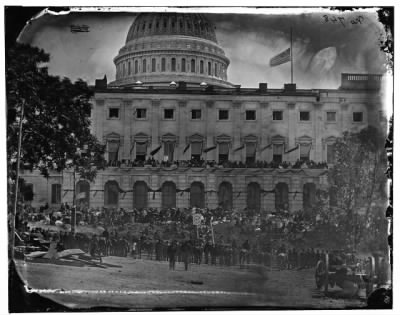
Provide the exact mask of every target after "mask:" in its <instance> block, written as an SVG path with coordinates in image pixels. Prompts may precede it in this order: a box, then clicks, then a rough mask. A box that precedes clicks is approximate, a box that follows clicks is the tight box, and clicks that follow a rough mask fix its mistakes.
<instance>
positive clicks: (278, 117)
mask: <svg viewBox="0 0 400 315" xmlns="http://www.w3.org/2000/svg"><path fill="white" fill-rule="evenodd" d="M272 120H283V112H282V111H281V110H274V111H273V112H272Z"/></svg>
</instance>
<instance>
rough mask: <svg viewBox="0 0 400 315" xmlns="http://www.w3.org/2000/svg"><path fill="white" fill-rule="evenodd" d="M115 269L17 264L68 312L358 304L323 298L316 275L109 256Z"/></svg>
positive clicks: (31, 283)
mask: <svg viewBox="0 0 400 315" xmlns="http://www.w3.org/2000/svg"><path fill="white" fill-rule="evenodd" d="M103 262H105V263H107V264H110V265H112V266H110V267H108V268H106V269H102V268H98V267H77V266H66V265H55V264H48V263H32V262H23V261H17V269H18V271H19V273H20V275H21V276H22V277H23V279H24V280H25V281H26V283H27V284H28V286H29V287H30V288H32V289H34V290H38V291H39V292H40V294H41V295H43V296H46V297H49V298H51V299H52V300H54V301H57V302H59V303H62V304H64V305H66V306H68V307H74V308H90V307H99V306H109V307H124V308H132V309H141V308H145V309H150V308H170V309H171V308H187V307H207V308H215V307H226V308H232V307H251V306H252V307H267V308H282V307H284V308H323V309H332V308H334V309H338V308H359V307H363V306H365V304H364V302H362V301H360V300H343V299H331V298H326V297H323V294H322V293H321V292H319V291H318V290H316V289H315V284H314V278H313V270H300V271H290V270H285V271H269V270H267V269H264V268H259V267H257V266H253V267H251V268H250V269H240V268H239V267H219V266H218V267H215V266H207V265H191V266H190V270H189V271H185V270H184V267H183V264H182V263H178V264H177V268H176V270H175V271H169V270H168V263H167V262H157V261H151V260H134V259H132V258H122V257H106V258H104V260H103Z"/></svg>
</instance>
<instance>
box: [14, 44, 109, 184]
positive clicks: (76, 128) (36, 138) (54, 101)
mask: <svg viewBox="0 0 400 315" xmlns="http://www.w3.org/2000/svg"><path fill="white" fill-rule="evenodd" d="M48 61H49V55H48V54H46V53H45V52H44V51H43V50H40V49H38V48H36V47H31V46H29V45H24V44H16V45H15V46H14V47H12V48H10V49H9V50H8V51H7V56H6V89H7V159H8V163H9V165H8V166H9V171H11V173H12V171H13V170H14V169H15V166H16V156H17V145H18V132H19V130H18V123H19V121H20V119H21V109H22V106H24V116H23V132H22V148H21V166H22V167H23V168H25V169H30V170H33V169H39V170H40V172H41V173H42V174H43V175H44V176H48V175H49V172H50V171H58V172H60V171H62V170H64V169H65V168H68V167H74V168H75V169H76V170H77V171H78V172H79V173H80V175H81V177H84V178H87V179H89V180H93V179H94V177H95V176H96V170H97V165H99V166H100V165H102V161H103V153H104V146H103V145H101V144H100V143H99V142H98V140H97V139H96V138H95V137H94V136H93V135H92V134H91V133H90V111H91V104H90V99H91V97H92V94H93V93H92V91H91V90H90V88H89V87H88V86H87V84H86V83H85V82H84V81H82V80H77V81H76V82H71V81H70V80H69V79H68V78H59V77H57V76H52V75H49V73H48V70H47V68H46V67H45V64H46V63H47V62H48ZM77 148H80V149H81V150H78V151H77Z"/></svg>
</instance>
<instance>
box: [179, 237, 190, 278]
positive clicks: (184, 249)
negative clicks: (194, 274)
mask: <svg viewBox="0 0 400 315" xmlns="http://www.w3.org/2000/svg"><path fill="white" fill-rule="evenodd" d="M191 251H192V246H191V244H190V241H184V242H183V244H182V246H181V253H182V260H183V263H184V264H185V270H186V271H187V270H188V269H189V258H190V256H191Z"/></svg>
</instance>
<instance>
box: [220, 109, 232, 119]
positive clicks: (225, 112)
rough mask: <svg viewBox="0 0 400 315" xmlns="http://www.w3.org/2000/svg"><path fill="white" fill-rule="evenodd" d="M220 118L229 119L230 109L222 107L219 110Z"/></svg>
mask: <svg viewBox="0 0 400 315" xmlns="http://www.w3.org/2000/svg"><path fill="white" fill-rule="evenodd" d="M218 119H219V120H228V119H229V111H228V110H227V109H220V110H219V112H218Z"/></svg>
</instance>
